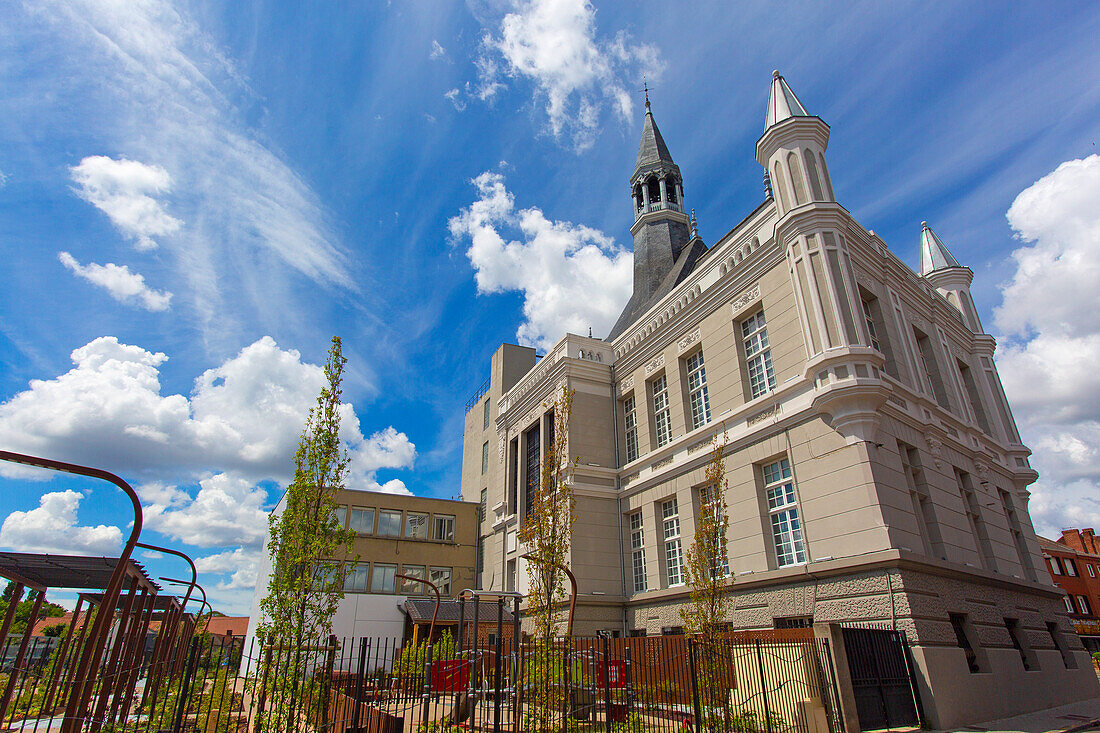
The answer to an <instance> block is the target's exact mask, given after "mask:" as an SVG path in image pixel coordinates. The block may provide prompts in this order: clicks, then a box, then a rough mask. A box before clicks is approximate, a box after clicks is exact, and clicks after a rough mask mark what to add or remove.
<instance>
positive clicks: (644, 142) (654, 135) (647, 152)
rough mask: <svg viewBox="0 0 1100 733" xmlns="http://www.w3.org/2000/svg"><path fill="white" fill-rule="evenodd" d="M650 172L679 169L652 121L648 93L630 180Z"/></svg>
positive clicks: (659, 131)
mask: <svg viewBox="0 0 1100 733" xmlns="http://www.w3.org/2000/svg"><path fill="white" fill-rule="evenodd" d="M650 171H676V174H677V176H678V175H679V173H680V169H679V168H678V167H677V166H676V163H675V162H673V160H672V153H670V152H668V145H666V144H665V139H664V138H663V137H662V136H661V130H660V129H659V128H658V127H657V122H656V121H655V120H654V119H653V110H651V109H650V107H649V92H648V91H647V92H646V97H645V119H644V121H643V122H642V139H641V141H640V142H639V143H638V159H637V160H636V161H635V163H634V174H633V175H632V176H631V177H630V178H631V180H636V179H637V178H638V176H639V175H642V174H644V173H648V172H650Z"/></svg>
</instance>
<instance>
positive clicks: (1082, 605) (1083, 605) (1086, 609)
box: [1077, 596, 1092, 616]
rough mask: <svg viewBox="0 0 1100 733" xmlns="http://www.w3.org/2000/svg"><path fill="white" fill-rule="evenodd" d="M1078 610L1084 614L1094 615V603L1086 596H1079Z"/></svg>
mask: <svg viewBox="0 0 1100 733" xmlns="http://www.w3.org/2000/svg"><path fill="white" fill-rule="evenodd" d="M1077 612H1078V613H1079V614H1081V615H1082V616H1091V615H1092V604H1090V603H1089V599H1088V598H1086V597H1085V596H1077Z"/></svg>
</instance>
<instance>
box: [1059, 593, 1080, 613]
mask: <svg viewBox="0 0 1100 733" xmlns="http://www.w3.org/2000/svg"><path fill="white" fill-rule="evenodd" d="M1062 603H1064V604H1066V611H1068V612H1069V613H1077V609H1076V608H1074V606H1073V598H1071V597H1070V596H1062Z"/></svg>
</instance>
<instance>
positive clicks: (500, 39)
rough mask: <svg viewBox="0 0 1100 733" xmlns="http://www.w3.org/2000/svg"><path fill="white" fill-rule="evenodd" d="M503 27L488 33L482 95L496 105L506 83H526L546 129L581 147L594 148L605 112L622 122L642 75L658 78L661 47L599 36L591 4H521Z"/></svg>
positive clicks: (480, 63) (558, 0) (537, 0)
mask: <svg viewBox="0 0 1100 733" xmlns="http://www.w3.org/2000/svg"><path fill="white" fill-rule="evenodd" d="M513 8H514V9H513V11H512V12H510V13H508V14H507V15H505V16H504V18H503V19H502V20H501V22H500V26H499V28H497V29H495V30H494V31H493V32H490V33H487V34H486V35H485V36H484V37H483V39H482V42H481V50H480V53H479V56H478V59H477V70H478V80H479V85H480V86H479V89H478V92H477V95H478V96H479V97H480V98H481V99H483V100H486V99H491V98H492V97H493V96H495V95H496V94H497V92H499V91H500V89H501V88H502V87H503V79H504V78H512V79H525V80H527V81H529V82H530V83H531V84H533V86H534V93H535V97H536V99H537V100H538V101H539V102H540V103H541V104H543V105H544V106H545V109H546V115H547V121H548V126H549V129H550V131H551V133H552V134H553V135H554V137H555V138H558V139H563V138H564V139H569V140H570V141H571V142H572V144H573V145H574V146H575V147H576V148H577V149H578V150H581V149H584V148H587V147H589V146H591V145H592V144H593V143H594V142H595V137H596V133H597V132H598V130H599V125H600V117H601V113H602V112H603V110H604V109H605V108H610V110H611V111H612V112H613V113H614V114H615V115H616V116H617V117H618V118H619V119H620V120H623V121H630V119H631V116H632V114H633V111H634V104H633V101H632V95H633V94H634V92H633V89H634V86H636V85H637V82H639V81H640V80H641V78H642V75H643V74H648V75H649V77H650V78H651V79H653V78H657V77H658V76H659V75H660V74H661V72H662V70H663V66H664V65H663V62H662V61H661V59H660V55H659V53H658V51H657V49H656V48H655V47H653V46H651V45H648V44H641V43H637V42H635V41H634V40H633V39H632V38H631V37H630V36H629V35H627V34H626V33H625V32H619V33H618V34H616V35H615V36H614V37H611V38H607V37H599V36H598V34H597V30H596V9H595V8H594V7H593V5H592V3H591V2H589V0H517V1H516V2H515V4H514V6H513Z"/></svg>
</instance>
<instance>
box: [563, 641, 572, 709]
mask: <svg viewBox="0 0 1100 733" xmlns="http://www.w3.org/2000/svg"><path fill="white" fill-rule="evenodd" d="M572 648H573V637H572V636H566V637H563V639H562V654H561V657H562V666H561V670H562V677H561V679H562V690H563V691H564V693H565V694H564V695H562V710H563V713H564V714H563V715H562V719H561V729H562V730H563V731H566V730H569V719H570V718H571V717H572V716H573V663H572V655H571V654H570V653H569V652H571V651H572Z"/></svg>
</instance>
